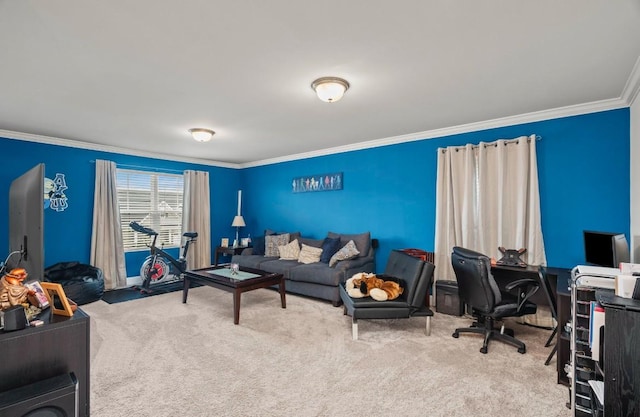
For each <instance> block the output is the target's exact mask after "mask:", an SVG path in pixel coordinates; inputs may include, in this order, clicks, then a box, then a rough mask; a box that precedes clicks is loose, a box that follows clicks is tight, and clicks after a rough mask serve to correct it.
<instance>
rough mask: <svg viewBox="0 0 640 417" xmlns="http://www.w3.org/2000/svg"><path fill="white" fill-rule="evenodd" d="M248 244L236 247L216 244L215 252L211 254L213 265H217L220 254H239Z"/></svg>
mask: <svg viewBox="0 0 640 417" xmlns="http://www.w3.org/2000/svg"><path fill="white" fill-rule="evenodd" d="M249 247H250V246H238V247H237V248H234V247H232V246H229V247H225V246H218V247H217V248H216V252H215V254H214V255H213V265H214V266H218V258H219V257H220V255H222V256H233V255H239V254H241V253H242V251H243V250H245V249H247V248H249Z"/></svg>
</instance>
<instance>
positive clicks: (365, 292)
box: [345, 272, 404, 301]
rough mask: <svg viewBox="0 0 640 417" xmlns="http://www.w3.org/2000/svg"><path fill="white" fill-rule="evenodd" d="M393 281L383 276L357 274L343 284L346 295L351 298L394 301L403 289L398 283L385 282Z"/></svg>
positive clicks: (365, 273)
mask: <svg viewBox="0 0 640 417" xmlns="http://www.w3.org/2000/svg"><path fill="white" fill-rule="evenodd" d="M380 277H384V278H390V279H393V277H386V276H384V275H381V276H377V275H376V274H370V273H367V272H358V273H357V274H355V275H353V276H352V277H351V278H349V279H348V280H347V281H346V283H345V288H346V290H347V294H349V296H350V297H352V298H363V297H369V296H370V297H371V298H373V299H374V300H376V301H386V300H394V299H396V298H398V297H399V296H400V294H402V292H403V291H404V289H403V288H402V287H401V286H400V284H399V283H398V282H395V281H391V280H386V279H383V278H380Z"/></svg>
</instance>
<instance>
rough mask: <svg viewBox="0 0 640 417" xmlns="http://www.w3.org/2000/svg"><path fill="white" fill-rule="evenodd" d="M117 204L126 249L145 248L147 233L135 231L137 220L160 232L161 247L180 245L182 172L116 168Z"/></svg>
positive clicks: (147, 241) (182, 191)
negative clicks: (131, 224)
mask: <svg viewBox="0 0 640 417" xmlns="http://www.w3.org/2000/svg"><path fill="white" fill-rule="evenodd" d="M116 181H117V188H118V206H119V209H120V221H121V228H122V239H123V243H124V248H125V251H126V250H134V249H144V248H146V247H147V244H148V243H149V242H150V239H149V237H148V236H146V235H143V234H141V233H137V232H134V231H133V229H131V227H129V223H130V222H132V221H136V222H138V223H140V224H141V225H143V226H145V227H148V228H151V229H153V230H155V231H156V232H158V240H157V241H156V246H158V247H162V246H164V247H179V246H180V243H181V238H182V196H183V193H184V179H183V176H182V175H176V174H164V173H157V172H145V171H135V170H129V169H118V170H117V180H116Z"/></svg>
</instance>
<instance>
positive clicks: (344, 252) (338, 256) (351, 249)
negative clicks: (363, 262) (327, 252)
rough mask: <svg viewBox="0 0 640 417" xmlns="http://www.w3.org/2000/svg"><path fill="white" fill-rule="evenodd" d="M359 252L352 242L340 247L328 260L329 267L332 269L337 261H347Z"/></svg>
mask: <svg viewBox="0 0 640 417" xmlns="http://www.w3.org/2000/svg"><path fill="white" fill-rule="evenodd" d="M359 254H360V252H358V249H357V248H356V244H355V243H353V240H350V241H349V242H348V243H347V244H346V245H344V246H343V247H342V249H340V250H339V251H338V252H336V253H335V254H334V255H333V256H332V257H331V259H329V266H330V267H334V266H335V265H336V264H337V263H338V261H344V260H347V259H351V258H355V257H356V256H358V255H359Z"/></svg>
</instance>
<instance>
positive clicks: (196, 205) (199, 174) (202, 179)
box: [182, 171, 211, 269]
mask: <svg viewBox="0 0 640 417" xmlns="http://www.w3.org/2000/svg"><path fill="white" fill-rule="evenodd" d="M210 201H211V200H210V196H209V173H208V172H204V171H185V172H184V197H183V207H182V231H183V233H184V232H198V239H197V241H196V242H195V243H194V244H192V246H190V247H189V253H188V254H187V265H188V268H189V269H196V268H204V267H206V266H209V265H211V209H210Z"/></svg>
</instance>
